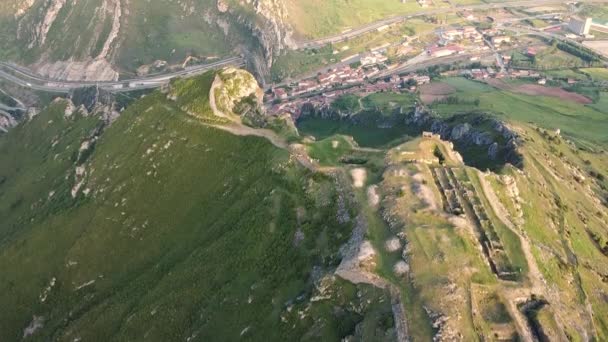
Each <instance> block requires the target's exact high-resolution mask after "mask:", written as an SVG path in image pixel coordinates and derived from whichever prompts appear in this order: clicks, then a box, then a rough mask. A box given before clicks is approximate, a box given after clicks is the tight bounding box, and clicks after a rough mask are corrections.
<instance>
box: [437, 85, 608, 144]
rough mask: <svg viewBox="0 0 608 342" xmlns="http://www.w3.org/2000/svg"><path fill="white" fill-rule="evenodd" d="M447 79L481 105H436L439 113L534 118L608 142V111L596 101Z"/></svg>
mask: <svg viewBox="0 0 608 342" xmlns="http://www.w3.org/2000/svg"><path fill="white" fill-rule="evenodd" d="M444 82H446V83H448V84H450V85H451V86H453V87H454V88H456V89H457V91H456V93H455V95H456V96H459V97H463V98H471V99H479V106H473V105H461V104H456V105H449V104H438V105H434V106H433V109H434V110H436V111H437V113H438V114H439V115H442V116H450V115H452V114H455V113H467V112H470V111H484V112H488V113H492V114H495V115H497V116H498V117H499V118H501V119H503V120H506V121H516V122H517V121H518V122H533V123H535V124H538V125H539V126H542V127H545V128H549V129H556V128H560V129H561V131H562V133H563V134H565V135H567V136H570V137H572V138H574V139H581V140H589V141H593V142H596V143H600V144H608V137H607V136H606V134H605V132H607V131H608V120H607V119H608V114H607V112H606V111H602V110H601V109H602V106H603V102H601V103H600V107H597V106H596V105H581V104H578V103H573V102H568V101H564V100H562V99H559V98H554V97H545V96H530V95H523V94H516V93H512V92H509V91H503V90H497V89H495V88H493V87H491V86H489V85H487V84H484V83H480V82H477V81H471V80H466V79H463V78H449V79H446V80H444Z"/></svg>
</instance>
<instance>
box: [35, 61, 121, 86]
mask: <svg viewBox="0 0 608 342" xmlns="http://www.w3.org/2000/svg"><path fill="white" fill-rule="evenodd" d="M34 69H35V70H36V72H38V73H39V74H40V75H42V76H44V77H48V78H51V79H57V80H68V81H117V80H118V72H117V71H116V70H114V68H113V67H112V65H111V64H110V63H109V62H108V61H107V60H105V59H94V60H89V61H82V62H69V61H59V62H52V63H45V62H43V63H39V64H36V65H34Z"/></svg>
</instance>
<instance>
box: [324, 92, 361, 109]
mask: <svg viewBox="0 0 608 342" xmlns="http://www.w3.org/2000/svg"><path fill="white" fill-rule="evenodd" d="M331 107H332V108H333V109H336V110H339V111H342V112H357V111H359V110H360V109H361V106H360V105H359V97H357V96H356V95H344V96H340V97H339V98H337V99H336V100H335V101H334V102H333V103H332V104H331Z"/></svg>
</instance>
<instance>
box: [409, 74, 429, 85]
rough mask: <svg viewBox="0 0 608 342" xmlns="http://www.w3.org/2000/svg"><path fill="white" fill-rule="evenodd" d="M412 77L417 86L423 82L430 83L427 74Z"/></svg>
mask: <svg viewBox="0 0 608 342" xmlns="http://www.w3.org/2000/svg"><path fill="white" fill-rule="evenodd" d="M412 78H413V79H414V81H416V84H417V85H419V86H420V85H423V84H427V83H431V78H430V77H429V76H427V75H420V76H414V77H412Z"/></svg>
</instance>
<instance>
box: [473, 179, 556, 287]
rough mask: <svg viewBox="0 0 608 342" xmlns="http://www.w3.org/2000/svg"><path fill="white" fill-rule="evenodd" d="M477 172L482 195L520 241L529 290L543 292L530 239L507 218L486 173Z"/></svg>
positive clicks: (543, 280) (504, 209) (542, 279)
mask: <svg viewBox="0 0 608 342" xmlns="http://www.w3.org/2000/svg"><path fill="white" fill-rule="evenodd" d="M477 172H478V178H479V182H480V183H481V188H482V190H483V193H484V195H485V196H486V198H487V199H488V202H490V206H491V207H492V210H493V211H494V213H495V214H496V216H497V217H498V219H499V220H500V221H501V222H502V223H503V224H504V225H505V226H507V227H508V228H509V229H510V230H511V231H512V232H513V233H515V234H516V235H517V237H518V238H519V241H520V242H521V248H522V251H523V252H524V256H525V257H526V261H527V263H528V279H529V281H530V285H531V290H532V292H534V293H537V294H545V283H546V282H545V279H544V277H543V275H542V273H541V272H540V270H539V268H538V265H537V264H536V260H535V259H534V255H532V248H531V246H530V241H529V240H528V239H527V238H526V237H524V236H523V235H522V233H521V230H520V229H518V228H516V227H515V225H514V224H513V222H511V220H510V219H509V214H508V212H507V209H506V208H505V207H504V206H503V205H502V203H501V202H500V200H499V199H498V197H497V196H496V193H495V192H494V189H492V186H491V185H490V183H488V181H487V179H486V175H484V174H483V173H482V172H481V171H477Z"/></svg>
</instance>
